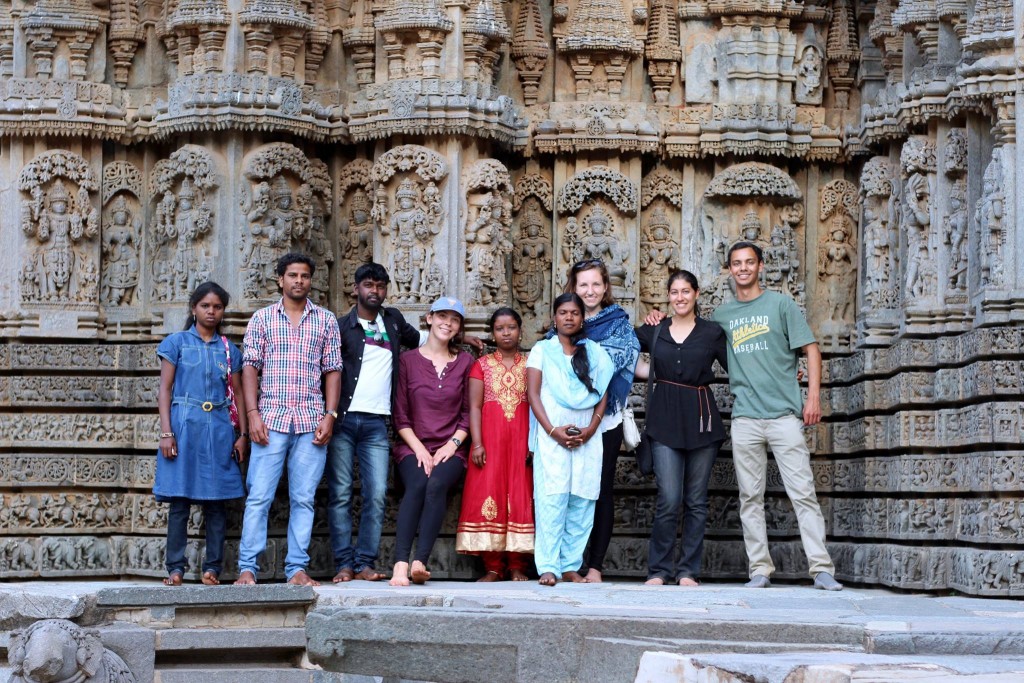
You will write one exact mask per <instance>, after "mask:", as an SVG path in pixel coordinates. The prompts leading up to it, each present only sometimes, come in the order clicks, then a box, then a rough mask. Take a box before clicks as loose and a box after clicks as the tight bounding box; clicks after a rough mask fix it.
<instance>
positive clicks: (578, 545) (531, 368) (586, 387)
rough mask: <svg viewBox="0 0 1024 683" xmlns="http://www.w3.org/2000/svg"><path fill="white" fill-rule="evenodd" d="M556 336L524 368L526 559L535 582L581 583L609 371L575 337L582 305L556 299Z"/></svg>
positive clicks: (590, 345) (572, 298) (604, 359)
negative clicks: (531, 538)
mask: <svg viewBox="0 0 1024 683" xmlns="http://www.w3.org/2000/svg"><path fill="white" fill-rule="evenodd" d="M552 309H553V310H554V323H555V331H556V332H557V335H556V336H554V337H552V338H551V339H545V340H543V341H541V342H538V343H537V344H536V345H535V346H534V347H533V350H532V351H531V352H530V356H529V359H528V360H527V363H526V382H527V396H528V398H529V401H530V408H531V410H532V415H531V420H530V450H531V451H533V454H534V458H533V487H534V488H533V497H534V504H535V508H536V510H535V522H536V539H535V550H534V559H535V560H536V562H537V572H538V573H539V574H540V575H541V576H540V583H541V585H544V586H553V585H555V583H557V582H558V579H559V577H561V578H562V579H563V580H567V581H583V578H582V577H581V576H580V575H579V574H578V573H577V572H576V570H577V569H578V568H579V566H580V562H582V559H583V550H584V548H585V547H586V545H587V539H588V538H589V537H590V530H591V528H592V527H593V525H594V504H595V502H596V501H597V497H598V495H599V493H600V489H601V452H602V444H601V439H600V438H597V439H595V438H593V437H595V436H598V437H599V436H600V426H601V418H602V417H603V416H604V411H605V406H606V405H607V402H608V397H607V395H606V390H607V389H608V383H609V382H610V381H611V378H612V374H613V373H614V371H615V366H614V364H613V363H612V360H611V358H610V357H609V356H608V354H607V353H606V352H605V351H604V350H603V349H602V348H601V347H600V346H599V345H598V344H596V343H594V342H592V341H590V340H589V339H586V338H585V337H584V334H583V310H584V308H583V301H582V300H581V299H580V298H579V296H577V295H576V294H574V293H572V292H569V293H566V294H562V295H561V296H559V297H558V298H557V299H555V303H554V305H553V306H552Z"/></svg>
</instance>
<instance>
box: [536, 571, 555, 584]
mask: <svg viewBox="0 0 1024 683" xmlns="http://www.w3.org/2000/svg"><path fill="white" fill-rule="evenodd" d="M537 583H539V584H540V585H542V586H554V585H555V584H556V583H558V579H557V578H555V575H554V574H552V573H551V572H544V573H543V574H541V575H540V580H539V581H538V582H537Z"/></svg>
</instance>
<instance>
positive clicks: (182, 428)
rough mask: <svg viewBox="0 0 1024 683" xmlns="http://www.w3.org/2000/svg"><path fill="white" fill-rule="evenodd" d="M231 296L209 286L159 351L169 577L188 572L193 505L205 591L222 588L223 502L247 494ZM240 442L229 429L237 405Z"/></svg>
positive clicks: (160, 487)
mask: <svg viewBox="0 0 1024 683" xmlns="http://www.w3.org/2000/svg"><path fill="white" fill-rule="evenodd" d="M229 301H230V296H229V295H228V293H227V292H226V291H224V289H223V288H222V287H221V286H220V285H218V284H217V283H215V282H204V283H203V284H201V285H199V286H198V287H196V290H195V291H194V292H193V293H192V296H191V297H190V298H189V302H188V303H189V310H190V311H191V312H190V313H189V316H188V319H187V321H186V322H185V330H184V331H183V332H176V333H175V334H172V335H170V336H169V337H167V338H166V339H164V340H163V341H162V342H160V345H159V346H158V347H157V349H156V353H157V356H159V357H160V391H159V393H158V394H157V405H158V406H159V410H160V432H161V433H160V454H159V455H158V457H157V461H156V479H155V483H154V485H153V494H154V496H155V497H156V499H157V500H158V501H166V502H168V503H170V509H169V510H168V513H167V578H165V579H164V584H165V585H168V586H180V585H181V577H182V575H183V574H184V573H185V546H186V545H187V543H188V536H187V526H188V518H189V513H190V511H191V508H192V505H193V504H196V505H202V507H203V520H204V524H205V526H206V557H205V559H204V561H203V576H202V581H203V583H204V584H206V585H209V586H213V585H216V584H218V583H220V581H219V576H220V573H221V569H222V562H223V558H224V534H225V532H226V526H227V516H226V512H225V508H224V502H225V501H227V500H231V499H233V498H241V497H242V496H244V495H245V487H244V486H243V484H242V472H241V470H240V469H239V467H238V463H240V462H241V461H242V460H243V459H244V458H245V455H246V451H247V450H248V445H249V439H248V436H249V435H248V434H247V432H248V431H249V430H248V423H247V422H246V415H245V405H244V399H243V396H242V382H241V372H242V352H241V351H239V350H238V347H237V346H235V345H234V344H232V343H231V342H229V341H228V340H227V338H225V337H223V336H221V334H220V330H219V328H220V324H221V321H222V320H223V319H224V309H225V308H227V306H228V302H229ZM232 393H233V397H234V400H235V405H236V406H237V408H238V421H239V429H240V430H241V435H240V436H237V437H236V435H235V430H234V427H233V426H232V424H231V415H230V409H231V403H232V402H231V398H232Z"/></svg>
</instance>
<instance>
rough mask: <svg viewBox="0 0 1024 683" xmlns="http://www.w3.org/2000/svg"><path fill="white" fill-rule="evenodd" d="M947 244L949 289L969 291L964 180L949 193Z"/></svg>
mask: <svg viewBox="0 0 1024 683" xmlns="http://www.w3.org/2000/svg"><path fill="white" fill-rule="evenodd" d="M944 223H945V230H944V233H945V243H946V244H948V245H949V288H950V289H952V290H957V291H964V290H966V289H967V188H966V187H965V183H964V180H963V179H960V180H957V181H956V182H954V183H953V186H952V188H950V193H949V214H948V215H947V216H946V217H945V219H944Z"/></svg>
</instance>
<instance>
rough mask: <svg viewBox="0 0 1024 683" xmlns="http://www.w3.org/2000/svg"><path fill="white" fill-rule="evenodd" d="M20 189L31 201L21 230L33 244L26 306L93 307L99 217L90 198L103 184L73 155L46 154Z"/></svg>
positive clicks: (26, 270)
mask: <svg viewBox="0 0 1024 683" xmlns="http://www.w3.org/2000/svg"><path fill="white" fill-rule="evenodd" d="M18 189H19V190H20V191H21V192H23V193H25V194H26V195H27V196H28V199H27V200H26V202H25V204H24V205H23V206H22V212H21V229H22V232H23V233H24V234H25V236H26V237H27V238H28V239H29V245H28V248H27V251H26V253H25V258H24V266H23V268H22V273H21V298H22V301H24V302H26V303H54V304H62V305H67V304H70V303H82V304H95V303H96V300H97V297H98V294H99V292H98V289H99V282H98V275H99V268H98V266H97V263H96V250H95V248H94V244H95V239H96V237H97V235H98V234H99V212H98V211H97V210H96V209H95V208H94V207H93V205H92V198H91V193H93V192H97V191H98V190H99V184H98V183H97V182H96V176H95V174H94V173H93V172H92V169H91V168H89V165H88V164H87V163H86V161H85V159H83V158H82V157H80V156H78V155H77V154H74V153H72V152H68V151H65V150H54V151H51V152H43V153H42V154H40V155H39V156H37V157H36V158H35V159H33V160H32V161H31V162H30V163H29V164H28V165H27V166H26V167H25V168H24V169H22V171H21V174H20V175H19V177H18Z"/></svg>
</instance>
